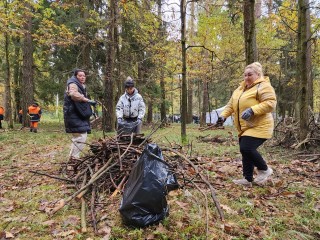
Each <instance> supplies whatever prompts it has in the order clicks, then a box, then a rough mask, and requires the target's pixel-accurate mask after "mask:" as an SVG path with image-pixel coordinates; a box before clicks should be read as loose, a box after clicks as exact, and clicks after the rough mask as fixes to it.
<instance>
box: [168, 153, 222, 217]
mask: <svg viewBox="0 0 320 240" xmlns="http://www.w3.org/2000/svg"><path fill="white" fill-rule="evenodd" d="M162 150H163V151H171V152H174V153H175V154H177V155H178V156H180V157H181V158H183V159H184V160H185V161H187V162H188V163H189V164H190V165H191V166H192V167H193V168H194V170H195V171H196V173H197V174H198V175H199V176H200V177H201V179H202V181H203V182H204V183H205V184H206V185H207V186H208V187H209V189H210V191H211V197H212V199H213V201H214V204H215V205H216V208H217V210H218V213H219V215H220V219H221V221H223V220H224V216H223V212H222V209H221V206H220V203H219V201H218V199H217V197H216V194H215V190H214V188H213V187H212V185H211V184H210V182H209V181H208V180H207V179H206V178H205V177H204V176H203V175H202V174H201V173H200V172H199V170H198V167H197V166H196V165H194V164H193V162H191V161H190V160H189V159H188V158H186V157H185V156H184V155H183V154H181V153H180V152H178V151H176V150H173V149H170V148H167V147H162Z"/></svg>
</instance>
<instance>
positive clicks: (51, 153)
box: [0, 121, 320, 240]
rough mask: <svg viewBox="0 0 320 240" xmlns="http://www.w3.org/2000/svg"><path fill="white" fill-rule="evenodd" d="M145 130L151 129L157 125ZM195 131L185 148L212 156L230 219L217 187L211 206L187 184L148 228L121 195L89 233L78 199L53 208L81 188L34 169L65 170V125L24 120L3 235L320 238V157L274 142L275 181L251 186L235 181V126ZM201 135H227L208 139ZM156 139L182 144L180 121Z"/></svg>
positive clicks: (12, 161) (9, 156) (2, 196)
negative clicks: (136, 222) (34, 129)
mask: <svg viewBox="0 0 320 240" xmlns="http://www.w3.org/2000/svg"><path fill="white" fill-rule="evenodd" d="M143 129H144V133H145V134H148V131H150V129H148V128H147V127H144V128H143ZM187 134H188V139H189V145H188V146H186V147H184V151H185V152H188V154H190V155H192V156H196V157H198V158H201V159H202V161H205V162H206V164H204V166H202V167H201V169H202V174H204V175H205V176H207V178H208V179H209V180H210V182H211V184H212V185H213V187H214V188H215V190H216V194H217V198H218V200H219V202H220V204H221V207H222V209H223V212H224V217H225V220H224V221H221V220H220V218H219V214H218V212H217V210H216V208H215V206H214V204H213V202H212V200H211V197H210V193H209V192H207V194H208V201H209V204H208V210H209V211H206V207H205V206H206V204H205V198H204V197H203V195H202V194H201V193H200V192H199V191H198V190H197V189H193V188H182V189H179V190H176V191H172V192H170V193H169V195H168V197H167V200H168V204H169V207H170V211H169V216H168V217H167V218H166V219H165V220H163V221H162V222H161V223H159V224H156V225H153V226H150V227H146V228H141V229H139V228H130V227H127V226H125V225H124V224H123V223H122V221H121V217H120V214H119V211H118V209H119V204H120V200H121V195H118V196H116V197H115V198H112V199H111V198H106V199H105V205H104V206H103V208H101V209H100V212H99V217H100V221H99V224H98V234H94V233H93V229H92V227H90V221H89V223H88V225H89V231H88V232H87V233H82V232H81V227H80V203H79V202H77V201H75V200H74V201H72V202H71V203H70V204H68V205H67V206H65V207H64V208H63V209H61V210H60V211H58V212H57V213H55V214H54V215H48V214H47V213H46V212H45V208H46V206H47V205H48V204H49V203H50V202H54V201H57V200H60V199H62V198H65V197H66V196H69V195H71V194H72V193H73V192H74V189H72V188H70V186H68V185H67V184H65V183H64V182H62V181H59V180H55V179H52V178H48V177H46V176H40V175H35V174H33V173H31V172H30V170H38V171H45V172H47V173H49V174H53V175H57V174H58V172H59V169H60V167H61V164H62V163H65V162H66V161H67V156H68V152H69V145H70V143H71V140H70V136H69V135H67V134H65V133H64V131H63V126H62V124H61V123H57V122H49V121H48V122H46V121H43V122H41V123H40V124H39V132H38V133H31V132H29V130H28V129H23V130H19V126H16V129H14V130H2V131H1V132H0V143H1V144H0V170H1V171H0V239H87V240H89V239H134V240H136V239H149V240H151V239H173V240H177V239H320V188H319V186H320V184H319V183H320V178H319V171H320V168H319V164H320V163H319V160H318V161H313V162H307V161H304V159H301V158H299V154H298V153H297V152H295V151H293V150H292V149H283V148H279V147H272V146H270V144H269V143H268V142H267V143H265V144H264V146H262V147H261V148H260V151H261V153H262V155H263V156H264V157H265V159H266V160H267V162H268V164H269V165H270V166H271V167H272V168H273V169H274V175H273V178H272V181H269V182H268V183H267V185H266V186H263V187H262V186H253V187H252V188H245V187H242V186H236V185H234V184H233V183H232V179H235V178H241V158H240V154H239V150H238V144H237V137H236V133H235V132H234V130H233V129H232V128H226V129H224V130H208V131H203V132H201V131H199V130H198V125H189V126H188V128H187ZM111 135H114V133H111ZM199 136H202V140H203V138H207V139H208V138H210V137H212V138H215V139H216V138H220V139H223V141H222V143H217V142H211V141H208V142H204V141H202V140H200V138H199ZM101 137H102V132H101V131H95V130H93V131H92V134H91V135H89V138H88V140H87V142H88V143H90V142H91V141H93V140H97V139H98V138H101ZM152 139H153V141H154V142H155V143H157V144H159V145H168V143H171V144H172V143H176V144H179V143H180V125H177V124H173V125H170V126H168V127H166V128H163V129H159V130H158V131H157V132H156V133H155V134H154V135H153V136H152ZM191 146H192V148H191ZM318 153H319V152H318ZM206 212H207V213H208V220H207V219H206ZM207 224H208V232H207V231H206V225H207Z"/></svg>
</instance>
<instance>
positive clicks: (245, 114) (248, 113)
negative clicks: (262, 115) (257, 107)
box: [241, 108, 254, 121]
mask: <svg viewBox="0 0 320 240" xmlns="http://www.w3.org/2000/svg"><path fill="white" fill-rule="evenodd" d="M253 115H254V113H253V111H252V109H251V108H247V109H246V110H244V111H243V112H242V114H241V118H242V119H243V120H246V121H248V120H249V119H250V118H251V117H252V116H253Z"/></svg>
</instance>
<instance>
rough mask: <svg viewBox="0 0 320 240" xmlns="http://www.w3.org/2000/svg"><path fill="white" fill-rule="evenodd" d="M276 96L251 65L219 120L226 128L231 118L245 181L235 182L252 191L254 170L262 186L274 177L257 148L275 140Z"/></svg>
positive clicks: (258, 68)
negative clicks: (232, 117)
mask: <svg viewBox="0 0 320 240" xmlns="http://www.w3.org/2000/svg"><path fill="white" fill-rule="evenodd" d="M276 103H277V100H276V95H275V92H274V89H273V87H272V86H271V84H270V81H269V78H267V77H264V76H263V71H262V66H261V64H260V63H258V62H254V63H252V64H250V65H248V66H247V67H246V68H245V71H244V81H243V82H241V83H240V86H239V87H238V88H237V89H236V90H235V91H234V92H233V94H232V96H231V98H230V100H229V102H228V104H227V106H226V107H225V110H224V111H223V112H222V113H221V115H220V117H219V118H218V122H217V123H218V124H223V122H224V121H225V119H226V118H227V117H229V116H230V115H231V114H233V115H234V124H235V126H236V128H237V130H238V136H239V145H240V152H241V155H242V168H243V176H244V178H243V179H237V180H233V182H234V183H235V184H239V185H244V186H248V187H251V186H252V182H253V170H254V167H257V169H258V175H257V177H256V178H255V180H254V182H255V183H257V184H263V183H264V182H265V181H266V180H267V179H268V177H269V176H270V175H271V174H272V172H273V171H272V169H271V168H270V167H268V166H267V164H266V162H265V160H264V159H263V158H262V156H261V155H260V153H259V152H258V151H257V148H258V147H259V146H260V145H261V144H262V143H263V142H265V141H266V140H267V139H269V138H271V137H272V133H273V128H274V121H273V117H272V114H271V112H272V111H273V110H274V109H275V107H276Z"/></svg>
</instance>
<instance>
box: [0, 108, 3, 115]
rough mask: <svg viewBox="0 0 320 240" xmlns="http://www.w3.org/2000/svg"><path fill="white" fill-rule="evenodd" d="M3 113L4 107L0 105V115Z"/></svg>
mask: <svg viewBox="0 0 320 240" xmlns="http://www.w3.org/2000/svg"><path fill="white" fill-rule="evenodd" d="M3 114H4V108H3V107H0V115H3Z"/></svg>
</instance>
